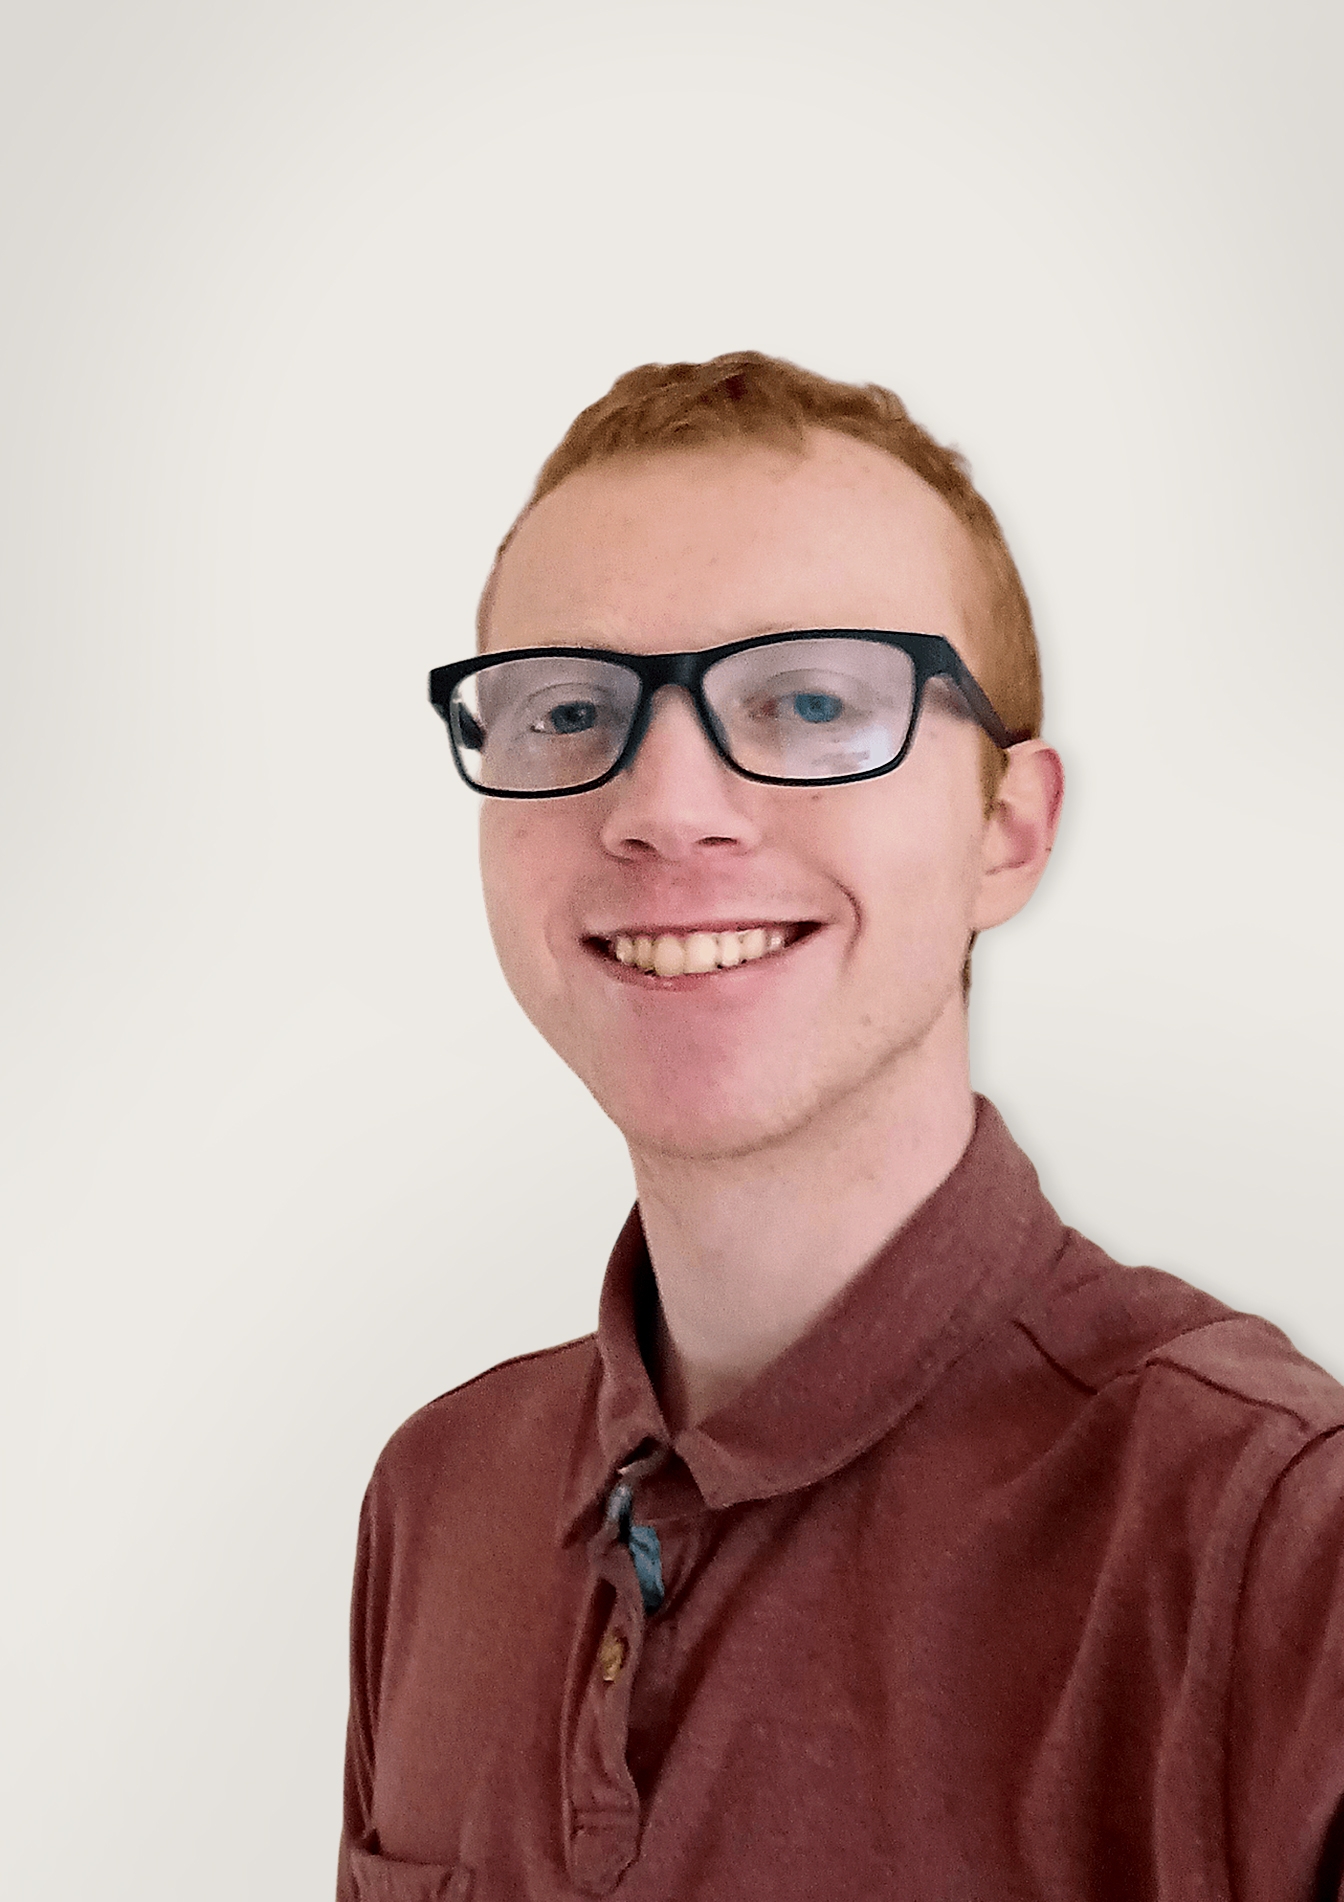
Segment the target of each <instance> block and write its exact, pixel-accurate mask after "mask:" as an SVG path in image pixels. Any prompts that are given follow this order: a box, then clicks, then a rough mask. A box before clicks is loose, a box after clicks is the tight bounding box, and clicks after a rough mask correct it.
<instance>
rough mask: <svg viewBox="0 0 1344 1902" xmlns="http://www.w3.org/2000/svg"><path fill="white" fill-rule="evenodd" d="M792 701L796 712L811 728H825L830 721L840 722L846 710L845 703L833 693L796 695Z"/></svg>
mask: <svg viewBox="0 0 1344 1902" xmlns="http://www.w3.org/2000/svg"><path fill="white" fill-rule="evenodd" d="M792 699H793V710H794V712H795V713H796V714H797V715H798V718H799V719H800V720H806V721H807V723H808V725H809V726H824V725H825V723H826V722H827V721H828V720H838V719H839V718H840V715H841V714H842V713H843V712H844V710H845V703H844V701H843V700H841V699H838V698H837V696H836V695H835V694H833V693H796V694H794V695H793V696H792Z"/></svg>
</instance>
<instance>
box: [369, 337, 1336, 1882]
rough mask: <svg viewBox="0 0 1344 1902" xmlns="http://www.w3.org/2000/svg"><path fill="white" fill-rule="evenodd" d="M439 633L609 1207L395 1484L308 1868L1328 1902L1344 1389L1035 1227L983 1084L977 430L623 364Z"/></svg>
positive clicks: (999, 607)
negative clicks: (560, 1324)
mask: <svg viewBox="0 0 1344 1902" xmlns="http://www.w3.org/2000/svg"><path fill="white" fill-rule="evenodd" d="M479 644H480V654H479V656H478V657H477V659H475V660H473V661H468V662H461V663H457V664H455V665H453V666H449V667H446V668H441V669H439V670H437V671H436V673H435V674H434V676H433V677H432V685H431V691H432V696H433V698H434V700H435V703H436V705H437V706H438V709H439V711H440V712H441V713H442V714H443V716H444V718H445V719H446V721H447V723H448V727H449V732H450V735H451V738H452V742H453V749H454V755H455V758H456V760H457V764H458V767H459V769H460V771H461V772H462V774H463V776H464V777H465V778H466V779H467V780H468V782H469V783H470V784H472V785H473V786H475V787H476V789H477V790H478V791H480V792H482V793H484V794H485V795H486V797H485V799H484V801H483V806H482V834H481V851H482V867H483V874H484V880H485V891H486V897H487V903H488V910H489V916H490V921H491V927H492V931H493V935H494V938H495V943H496V946H497V948H498V951H499V956H500V959H501V962H502V964H503V967H504V970H505V973H506V975H507V977H508V980H509V983H510V985H511V986H512V988H513V990H514V992H515V994H516V996H517V997H518V999H519V1002H520V1003H521V1004H522V1006H523V1008H524V1010H525V1011H526V1012H527V1013H528V1015H529V1017H530V1018H531V1019H532V1021H533V1023H534V1024H535V1025H536V1026H537V1028H538V1029H539V1030H540V1031H541V1033H542V1035H543V1036H544V1037H546V1039H547V1040H548V1041H549V1042H550V1043H551V1044H552V1045H553V1046H554V1048H555V1049H556V1050H557V1051H558V1052H559V1053H560V1055H561V1056H562V1057H563V1058H564V1059H565V1061H566V1062H567V1063H569V1064H570V1065H571V1066H572V1068H573V1069H574V1070H575V1071H576V1073H577V1074H578V1075H579V1076H580V1077H581V1078H582V1079H583V1081H584V1082H585V1083H586V1084H587V1086H588V1087H589V1088H590V1089H591V1091H592V1092H593V1094H594V1096H595V1097H596V1099H597V1100H598V1102H599V1103H600V1104H601V1105H602V1107H603V1108H604V1109H605V1110H606V1111H607V1113H608V1114H609V1115H610V1116H611V1117H612V1118H613V1119H614V1121H615V1122H616V1123H617V1125H618V1126H619V1127H620V1129H621V1131H622V1132H623V1134H624V1135H625V1137H626V1139H627V1142H628V1144H629V1147H630V1154H631V1159H632V1162H633V1165H634V1173H635V1181H636V1185H637V1192H638V1205H637V1210H636V1211H635V1213H634V1214H632V1216H631V1218H630V1220H629V1222H628V1223H627V1225H626V1228H625V1230H624V1231H623V1233H622V1235H621V1237H620V1239H619V1240H618V1242H617V1244H616V1248H615V1252H614V1254H613V1255H612V1258H611V1262H610V1265H609V1268H608V1272H607V1278H606V1282H605V1284H604V1288H603V1293H602V1299H601V1306H600V1317H599V1325H598V1331H597V1334H596V1336H595V1337H589V1338H587V1339H585V1340H581V1341H576V1342H571V1343H569V1344H568V1345H566V1346H563V1347H559V1348H553V1349H550V1350H547V1351H544V1352H542V1353H539V1354H534V1355H529V1356H526V1357H524V1358H523V1359H521V1360H517V1361H512V1362H509V1363H507V1364H505V1365H504V1366H502V1367H498V1368H495V1369H494V1370H493V1371H491V1372H489V1373H487V1374H484V1375H482V1376H480V1377H479V1378H478V1379H476V1380H474V1381H471V1382H469V1383H468V1384H467V1385H466V1386H465V1387H462V1388H460V1389H458V1390H457V1391H455V1392H453V1393H450V1394H447V1395H444V1396H443V1397H442V1398H441V1399H440V1400H437V1401H435V1402H434V1403H433V1404H432V1405H431V1406H429V1407H427V1408H425V1409H424V1410H423V1411H422V1412H421V1413H419V1414H417V1415H416V1416H415V1417H414V1418H413V1419H412V1420H411V1421H410V1422H408V1423H407V1425H406V1426H405V1427H403V1428H402V1429H401V1431H400V1432H399V1433H398V1434H397V1435H395V1436H394V1438H393V1440H392V1442H391V1444H390V1445H389V1446H388V1448H387V1450H386V1451H385V1453H384V1454H383V1456H382V1458H381V1460H380V1462H379V1465H378V1469H377V1471H376V1473H375V1475H374V1478H373V1481H372V1483H371V1485H370V1488H369V1493H368V1497H367V1499H366V1502H365V1509H364V1514H363V1520H362V1526H361V1541H360V1553H359V1561H358V1570H357V1576H356V1587H355V1603H354V1617H353V1686H352V1701H351V1717H350V1734H349V1751H348V1758H347V1792H346V1827H345V1832H344V1836H343V1840H342V1849H341V1862H340V1877H339V1895H340V1897H341V1902H356V1898H359V1899H361V1902H369V1898H374V1897H377V1898H381V1899H383V1902H392V1899H395V1902H411V1899H412V1898H414V1899H415V1902H428V1898H431V1897H453V1898H465V1897H468V1896H474V1897H476V1898H478V1902H483V1898H485V1897H495V1896H499V1897H510V1898H513V1897H519V1898H546V1899H547V1902H550V1899H551V1898H560V1897H571V1896H586V1895H618V1896H620V1897H623V1898H625V1897H628V1898H630V1902H673V1898H678V1899H680V1898H707V1899H709V1902H718V1899H719V1898H723V1899H724V1902H727V1899H728V1898H732V1902H756V1899H757V1898H759V1899H760V1902H765V1898H770V1902H782V1899H787V1898H792V1897H804V1896H806V1897H820V1898H861V1897H863V1898H866V1897H875V1896H883V1897H886V1896H890V1897H899V1898H910V1902H915V1899H916V1898H918V1899H919V1902H935V1899H936V1902H952V1899H953V1898H955V1899H957V1902H963V1899H964V1902H991V1899H992V1902H1006V1899H1007V1898H1017V1897H1022V1898H1027V1897H1030V1898H1045V1899H1047V1902H1082V1899H1083V1898H1087V1899H1088V1902H1091V1899H1092V1898H1116V1899H1117V1902H1119V1898H1124V1899H1125V1902H1133V1899H1134V1898H1139V1897H1158V1898H1162V1902H1178V1899H1179V1902H1204V1898H1214V1897H1218V1898H1223V1897H1232V1896H1235V1897H1237V1898H1240V1899H1242V1902H1270V1898H1273V1899H1274V1902H1289V1898H1292V1902H1308V1899H1309V1898H1312V1899H1313V1902H1314V1899H1315V1898H1318V1897H1322V1896H1326V1895H1329V1896H1335V1895H1337V1894H1339V1893H1341V1892H1344V1891H1342V1890H1341V1865H1342V1863H1344V1615H1342V1614H1341V1603H1344V1593H1342V1592H1341V1590H1340V1589H1339V1587H1338V1586H1337V1583H1336V1581H1337V1579H1338V1578H1339V1576H1340V1573H1339V1558H1340V1549H1341V1544H1344V1510H1341V1501H1344V1435H1341V1431H1340V1429H1341V1428H1342V1427H1344V1390H1341V1389H1340V1387H1338V1386H1337V1385H1336V1384H1335V1382H1334V1381H1333V1380H1331V1379H1330V1378H1329V1377H1328V1376H1327V1375H1325V1374H1324V1373H1322V1372H1321V1371H1320V1369H1318V1368H1316V1367H1314V1366H1313V1365H1312V1364H1311V1363H1310V1362H1308V1361H1306V1360H1305V1359H1303V1358H1302V1357H1301V1356H1299V1355H1297V1354H1296V1353H1295V1352H1294V1351H1293V1350H1292V1349H1291V1347H1290V1346H1289V1345H1288V1343H1287V1342H1286V1341H1285V1340H1284V1339H1283V1337H1282V1336H1281V1335H1280V1334H1278V1333H1277V1332H1276V1331H1275V1330H1274V1329H1273V1328H1271V1327H1270V1326H1268V1325H1267V1324H1266V1323H1264V1322H1261V1321H1257V1320H1255V1319H1252V1318H1249V1317H1245V1316H1239V1315H1234V1314H1231V1313H1229V1312H1228V1311H1227V1310H1226V1309H1225V1308H1223V1307H1222V1306H1221V1305H1220V1304H1219V1303H1218V1302H1216V1301H1214V1300H1213V1299H1211V1298H1210V1297H1208V1296H1206V1295H1203V1294H1201V1293H1199V1292H1197V1291H1196V1290H1194V1289H1192V1288H1190V1287H1188V1286H1186V1285H1185V1284H1184V1283H1182V1282H1180V1281H1177V1280H1175V1279H1173V1278H1171V1277H1169V1276H1166V1275H1163V1274H1160V1273H1157V1272H1155V1271H1152V1270H1147V1269H1134V1268H1124V1267H1120V1266H1118V1265H1116V1264H1115V1263H1113V1262H1111V1261H1110V1260H1108V1259H1107V1258H1106V1256H1104V1255H1103V1254H1102V1253H1101V1251H1100V1250H1099V1249H1097V1248H1096V1247H1094V1246H1093V1245H1091V1244H1090V1243H1088V1242H1086V1241H1084V1240H1083V1239H1082V1238H1081V1237H1080V1236H1078V1235H1076V1234H1074V1233H1072V1232H1070V1231H1067V1230H1065V1229H1064V1228H1063V1227H1062V1226H1061V1224H1060V1222H1059V1220H1058V1218H1057V1217H1056V1215H1055V1214H1054V1212H1053V1210H1052V1209H1051V1208H1050V1207H1049V1205H1048V1204H1047V1203H1046V1202H1045V1201H1044V1199H1043V1198H1042V1196H1041V1193H1040V1190H1039V1188H1038V1186H1037V1183H1036V1179H1035V1176H1034V1174H1033V1172H1032V1169H1031V1166H1030V1164H1029V1163H1028V1162H1027V1160H1026V1158H1025V1157H1024V1156H1023V1155H1022V1154H1021V1152H1020V1151H1019V1150H1018V1149H1017V1148H1016V1147H1015V1145H1014V1144H1013V1142H1012V1140H1011V1138H1010V1137H1009V1135H1008V1133H1007V1131H1006V1129H1005V1128H1004V1126H1003V1124H1002V1122H1001V1121H1000V1119H999V1118H998V1116H997V1115H996V1113H995V1111H994V1110H993V1108H992V1107H991V1106H990V1105H989V1104H988V1103H986V1102H984V1101H983V1100H981V1099H977V1098H976V1097H975V1096H973V1094H972V1091H971V1087H970V1082H969V1078H968V1066H967V1033H966V994H967V987H968V984H969V956H970V947H971V945H972V943H973V941H974V939H975V936H976V934H977V933H978V932H980V931H982V930H984V929H986V928H988V927H990V926H992V925H995V924H998V923H1001V922H1002V921H1003V920H1004V919H1006V918H1008V917H1010V916H1012V915H1013V914H1014V913H1015V912H1016V911H1018V910H1019V909H1020V907H1021V906H1022V905H1023V904H1025V902H1026V900H1027V899H1028V898H1029V897H1030V895H1031V893H1032V891H1033V890H1034V888H1035V886H1036V884H1037V881H1038V880H1039V878H1040V876H1041V874H1042V872H1043V870H1044V867H1045V863H1046V860H1047V857H1048V855H1049V851H1050V847H1051V842H1052V840H1053V837H1054V834H1055V828H1056V825H1057V822H1058V818H1059V809H1060V800H1061V794H1062V772H1061V767H1060V763H1059V759H1058V757H1057V755H1056V754H1055V753H1054V751H1053V750H1052V749H1051V748H1050V747H1049V746H1048V745H1046V744H1045V742H1044V741H1043V740H1042V739H1041V738H1040V737H1039V733H1040V687H1039V674H1038V665H1037V658H1036V647H1035V641H1034V637H1033V634H1032V629H1031V619H1030V613H1029V610H1028V607H1027V603H1026V600H1025V597H1024V595H1023V592H1022V589H1021V585H1020V582H1019V581H1018V578H1017V574H1016V571H1015V569H1014V567H1013V564H1012V562H1011V559H1010V557H1009V555H1008V553H1007V550H1006V548H1005V547H1004V544H1003V541H1002V538H1001V536H1000V534H999V531H998V527H997V524H996V522H995V520H994V517H993V515H992V514H991V513H990V511H989V509H988V507H987V505H986V504H985V503H984V502H983V500H982V499H981V498H980V497H979V496H978V494H977V493H976V491H975V490H974V488H973V487H972V486H971V483H970V480H969V477H968V475H967V473H966V470H965V467H964V465H963V464H961V463H960V461H959V459H958V458H956V457H955V456H954V455H952V454H950V453H949V452H948V451H946V450H944V449H941V448H940V447H939V446H938V445H937V444H936V443H935V442H934V441H933V440H932V438H930V437H929V436H927V435H926V434H925V433H924V432H923V431H922V430H920V429H919V428H917V426H916V425H915V424H913V423H912V422H911V421H910V419H909V417H908V416H907V415H906V413H905V411H904V409H903V408H902V406H901V405H900V404H899V402H898V401H897V400H896V399H895V398H894V397H892V396H891V395H890V394H889V393H887V392H885V391H881V390H877V389H873V388H866V389H858V388H853V387H849V386H846V385H841V384H835V383H831V382H828V381H827V380H826V379H823V378H820V377H816V376H813V375H810V374H808V373H807V372H804V371H801V370H799V369H797V368H795V367H794V366H792V365H788V364H783V363H779V362H775V361H773V360H771V359H769V358H766V357H762V356H758V355H756V354H754V353H744V354H741V355H737V356H732V357H727V358H721V359H718V360H717V361H715V362H713V363H708V364H702V365H684V364H683V365H676V366H658V365H652V366H647V367H646V368H644V369H642V370H638V371H635V372H632V373H631V374H630V375H629V376H627V377H624V378H622V379H621V380H620V381H619V382H618V383H617V384H616V386H615V388H614V389H613V390H612V391H611V393H610V394H609V395H608V396H607V397H606V398H604V399H603V401H602V402H600V403H598V404H596V405H595V406H594V407H593V408H592V409H591V410H588V411H585V412H584V414H583V415H582V416H580V417H579V418H578V420H577V422H576V423H575V424H574V426H573V428H572V429H571V430H570V432H569V435H568V436H567V437H566V439H565V441H564V443H562V444H561V446H560V448H559V449H558V450H557V451H556V453H555V455H554V456H553V457H552V458H551V460H550V462H549V463H548V464H547V465H546V467H545V468H544V469H543V471H542V474H541V477H540V478H539V481H538V484H537V489H536V491H535V493H534V496H533V498H532V500H531V502H530V503H529V504H528V507H527V508H526V509H525V510H524V511H523V514H522V516H521V517H520V519H519V521H518V522H517V523H516V524H515V525H514V528H513V530H512V531H511V533H510V535H509V537H508V539H507V540H506V542H505V544H504V545H503V547H502V549H501V552H500V556H499V559H498V560H497V562H496V566H495V570H494V572H493V574H492V576H491V578H490V581H489V583H488V585H487V589H486V594H485V597H484V599H483V602H482V612H481V623H480V643H479ZM541 1241H542V1245H544V1238H541Z"/></svg>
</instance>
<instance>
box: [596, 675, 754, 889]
mask: <svg viewBox="0 0 1344 1902" xmlns="http://www.w3.org/2000/svg"><path fill="white" fill-rule="evenodd" d="M605 790H606V792H607V794H608V796H609V798H610V802H611V803H610V806H609V808H608V811H607V815H606V818H605V819H604V821H603V824H602V831H601V837H602V843H603V845H604V846H605V847H606V849H607V851H608V852H611V853H613V854H614V855H615V856H616V857H617V858H640V857H645V856H648V855H651V854H655V855H657V856H658V857H659V858H664V859H673V860H680V859H687V858H691V857H692V856H694V855H695V854H696V853H699V852H702V851H708V850H715V851H719V852H722V851H730V850H733V849H737V850H749V849H750V848H751V847H752V846H755V845H757V844H759V842H760V827H759V824H758V823H757V821H756V819H755V818H754V816H753V808H754V806H755V804H756V803H757V802H756V800H755V799H754V797H753V795H754V794H755V792H756V790H757V789H756V787H755V786H753V785H752V784H751V782H750V781H749V780H745V779H743V778H742V777H741V775H740V774H738V773H735V772H734V771H733V770H732V768H731V767H730V766H727V765H725V764H724V762H723V761H722V760H721V759H720V758H719V756H718V754H717V753H716V752H715V750H714V747H713V745H712V744H711V742H710V738H709V735H708V734H707V733H706V732H705V730H704V728H703V727H702V726H701V724H700V719H699V716H698V714H697V713H696V710H695V707H694V705H693V704H692V701H691V697H690V695H689V694H688V693H687V692H686V689H685V688H684V687H660V688H659V689H658V690H657V692H656V693H655V695H654V698H653V711H652V714H651V715H650V718H649V724H648V727H647V728H646V730H645V733H644V738H643V739H642V740H641V741H640V744H639V750H638V752H637V753H636V754H635V757H634V759H633V760H631V762H630V764H629V765H628V766H627V767H626V768H625V770H624V771H623V772H621V773H618V774H617V775H616V778H615V779H614V780H612V782H611V784H610V786H609V787H607V788H606V789H605Z"/></svg>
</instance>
